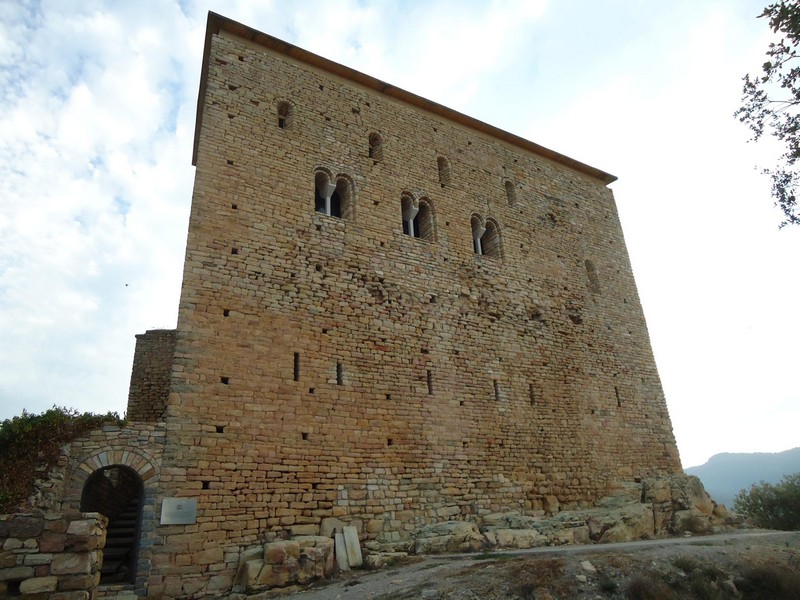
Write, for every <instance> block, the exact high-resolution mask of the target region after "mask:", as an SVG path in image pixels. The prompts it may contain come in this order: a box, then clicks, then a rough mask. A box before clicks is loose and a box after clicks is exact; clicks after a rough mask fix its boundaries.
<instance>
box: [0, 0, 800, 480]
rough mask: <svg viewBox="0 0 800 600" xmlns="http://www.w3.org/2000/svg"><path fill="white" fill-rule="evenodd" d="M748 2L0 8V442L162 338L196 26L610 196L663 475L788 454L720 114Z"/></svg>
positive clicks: (776, 372) (792, 349)
mask: <svg viewBox="0 0 800 600" xmlns="http://www.w3.org/2000/svg"><path fill="white" fill-rule="evenodd" d="M764 3H765V0H757V1H752V0H703V2H697V1H696V0H669V1H667V2H651V1H645V0H604V1H603V2H597V1H596V0H494V1H488V0H487V1H482V2H477V1H474V2H467V1H465V0H425V1H415V0H405V1H400V2H388V1H385V2H377V1H376V2H369V1H361V2H359V1H356V0H341V1H336V0H291V1H290V0H273V1H271V2H269V1H264V0H260V1H245V0H230V1H221V0H217V1H211V0H184V1H181V2H177V1H174V0H137V1H136V2H116V1H110V0H109V1H107V2H103V1H99V0H49V1H41V2H33V1H26V0H0V420H2V419H7V418H11V417H13V416H14V415H18V414H21V412H22V410H23V409H25V410H27V411H28V412H31V413H39V412H42V411H44V410H47V409H48V408H50V407H51V406H53V405H59V406H67V407H72V408H76V409H78V410H81V411H93V412H106V411H109V410H113V411H117V412H119V413H120V414H121V413H123V412H124V410H125V406H126V402H127V393H128V384H129V379H130V371H131V365H132V360H133V350H134V345H135V337H134V336H135V335H136V334H137V333H142V332H144V331H145V330H147V329H156V328H174V327H175V326H176V320H177V309H178V299H179V294H180V282H181V274H182V268H183V256H184V251H185V243H186V231H187V225H188V216H189V207H190V201H191V191H192V183H193V177H194V168H193V167H192V166H191V155H192V141H193V133H194V118H195V109H196V103H197V92H198V85H199V77H200V68H201V59H202V51H203V41H204V31H205V23H206V15H207V12H208V11H209V10H213V11H215V12H218V13H220V14H222V15H224V16H226V17H229V18H231V19H234V20H237V21H240V22H242V23H244V24H246V25H249V26H251V27H253V28H255V29H257V30H260V31H264V32H266V33H269V34H271V35H273V36H276V37H278V38H281V39H283V40H286V41H288V42H291V43H293V44H295V45H298V46H300V47H302V48H305V49H306V50H310V51H311V52H315V53H317V54H321V55H322V56H325V57H326V58H329V59H332V60H334V61H336V62H339V63H342V64H345V65H347V66H349V67H352V68H355V69H357V70H359V71H362V72H365V73H367V74H369V75H372V76H374V77H377V78H378V79H381V80H384V81H387V82H389V83H392V84H394V85H396V86H399V87H401V88H404V89H406V90H408V91H411V92H414V93H416V94H419V95H421V96H423V97H426V98H429V99H432V100H434V101H436V102H439V103H441V104H444V105H445V106H448V107H450V108H454V109H456V110H458V111H460V112H463V113H465V114H467V115H470V116H472V117H475V118H477V119H480V120H482V121H486V122H488V123H490V124H492V125H495V126H497V127H500V128H501V129H504V130H507V131H510V132H512V133H515V134H517V135H520V136H522V137H524V138H527V139H529V140H532V141H534V142H536V143H538V144H541V145H543V146H546V147H548V148H551V149H553V150H556V151H558V152H561V153H563V154H566V155H568V156H570V157H573V158H575V159H577V160H580V161H582V162H585V163H588V164H590V165H592V166H595V167H598V168H600V169H603V170H605V171H607V172H610V173H613V174H614V175H616V176H617V177H619V180H618V181H616V182H615V183H613V184H611V186H610V187H611V188H612V189H613V191H614V194H615V197H616V201H617V205H618V210H619V213H620V218H621V221H622V226H623V230H624V232H625V238H626V241H627V244H628V251H629V253H630V257H631V261H632V264H633V269H634V274H635V276H636V280H637V284H638V288H639V294H640V298H641V301H642V305H643V308H644V312H645V316H646V318H647V322H648V328H649V331H650V336H651V340H652V345H653V350H654V353H655V357H656V362H657V364H658V367H659V372H660V374H661V379H662V383H663V386H664V392H665V395H666V398H667V404H668V407H669V411H670V415H671V418H672V424H673V428H674V431H675V435H676V439H677V442H678V447H679V450H680V452H681V457H682V460H683V465H684V467H689V466H695V465H699V464H702V463H703V462H705V461H706V460H707V459H708V458H709V457H710V456H712V455H713V454H716V453H720V452H777V451H781V450H786V449H789V448H793V447H797V446H800V433H798V431H799V430H798V427H797V424H798V423H800V387H799V386H798V384H797V373H798V371H799V370H800V364H798V363H800V361H799V360H798V350H797V348H798V344H797V340H798V339H800V320H798V319H797V318H796V310H797V304H798V300H800V277H798V276H797V264H798V263H797V259H798V257H800V228H798V227H795V228H784V229H782V230H779V229H778V224H779V223H780V221H781V215H780V213H779V211H778V209H776V208H775V207H774V206H773V201H772V199H771V197H770V194H769V180H768V178H767V177H766V176H764V175H762V174H761V173H760V168H763V167H769V166H771V165H772V164H774V160H775V157H776V155H777V153H778V151H779V148H778V147H777V146H776V145H775V144H774V143H771V142H770V141H769V140H767V141H763V142H759V143H757V144H753V143H749V142H748V139H749V132H748V130H747V128H746V127H745V126H744V125H742V124H740V123H739V122H737V121H736V119H735V118H734V117H733V116H732V115H733V112H734V111H735V110H736V108H737V107H738V105H739V102H740V95H741V78H742V77H743V76H744V74H745V73H748V72H757V71H758V69H759V68H760V65H761V63H762V62H763V59H764V51H765V49H766V46H767V44H768V43H769V40H770V39H771V34H770V32H769V30H768V27H767V25H766V23H765V22H764V20H763V19H757V18H756V17H757V15H758V14H759V13H760V12H761V10H762V8H763V4H764Z"/></svg>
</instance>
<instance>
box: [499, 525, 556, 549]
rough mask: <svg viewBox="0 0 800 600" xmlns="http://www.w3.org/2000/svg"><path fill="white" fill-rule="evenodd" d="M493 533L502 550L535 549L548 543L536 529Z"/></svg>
mask: <svg viewBox="0 0 800 600" xmlns="http://www.w3.org/2000/svg"><path fill="white" fill-rule="evenodd" d="M492 533H493V534H494V536H495V540H496V544H497V546H498V547H500V548H535V547H537V546H544V545H546V544H547V541H548V539H547V537H545V536H544V535H542V534H541V533H539V532H538V531H537V530H535V529H495V530H494V531H493V532H492Z"/></svg>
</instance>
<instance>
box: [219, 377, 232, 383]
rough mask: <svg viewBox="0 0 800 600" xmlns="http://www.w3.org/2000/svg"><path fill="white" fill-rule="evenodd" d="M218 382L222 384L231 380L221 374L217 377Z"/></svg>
mask: <svg viewBox="0 0 800 600" xmlns="http://www.w3.org/2000/svg"><path fill="white" fill-rule="evenodd" d="M219 382H220V383H221V384H223V385H228V384H229V383H230V382H231V378H230V377H225V376H222V377H220V378H219Z"/></svg>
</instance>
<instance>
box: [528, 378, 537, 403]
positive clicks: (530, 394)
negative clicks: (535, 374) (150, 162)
mask: <svg viewBox="0 0 800 600" xmlns="http://www.w3.org/2000/svg"><path fill="white" fill-rule="evenodd" d="M528 397H529V398H530V400H531V406H534V405H535V404H536V390H535V389H534V388H533V384H532V383H530V384H528Z"/></svg>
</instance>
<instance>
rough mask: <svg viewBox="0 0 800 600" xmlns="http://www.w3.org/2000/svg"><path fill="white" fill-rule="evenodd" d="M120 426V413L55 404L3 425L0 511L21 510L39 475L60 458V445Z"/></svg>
mask: <svg viewBox="0 0 800 600" xmlns="http://www.w3.org/2000/svg"><path fill="white" fill-rule="evenodd" d="M104 423H114V424H117V425H121V424H122V423H123V421H122V420H121V419H120V418H119V415H118V414H117V413H113V412H109V413H107V414H105V415H96V414H92V413H88V412H87V413H83V414H81V413H79V412H78V411H76V410H74V409H69V408H64V407H59V406H54V407H53V408H51V409H50V410H48V411H45V412H43V413H42V414H41V415H32V414H30V413H28V412H27V411H24V410H23V411H22V415H21V416H18V417H14V418H12V419H6V420H5V421H3V423H2V424H0V513H8V512H13V511H15V510H17V509H19V508H20V507H21V506H22V505H23V503H24V502H25V500H26V499H27V498H28V496H30V495H31V494H32V493H33V491H34V483H35V481H36V478H37V475H38V476H39V477H42V476H46V475H47V472H48V471H49V470H50V469H51V468H52V467H53V466H54V465H55V463H56V461H57V460H58V456H59V450H60V449H61V446H63V445H64V444H66V443H68V442H70V441H72V440H73V439H75V438H77V437H80V436H81V435H83V434H85V433H88V432H89V431H91V430H93V429H97V428H99V427H100V426H101V425H103V424H104Z"/></svg>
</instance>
